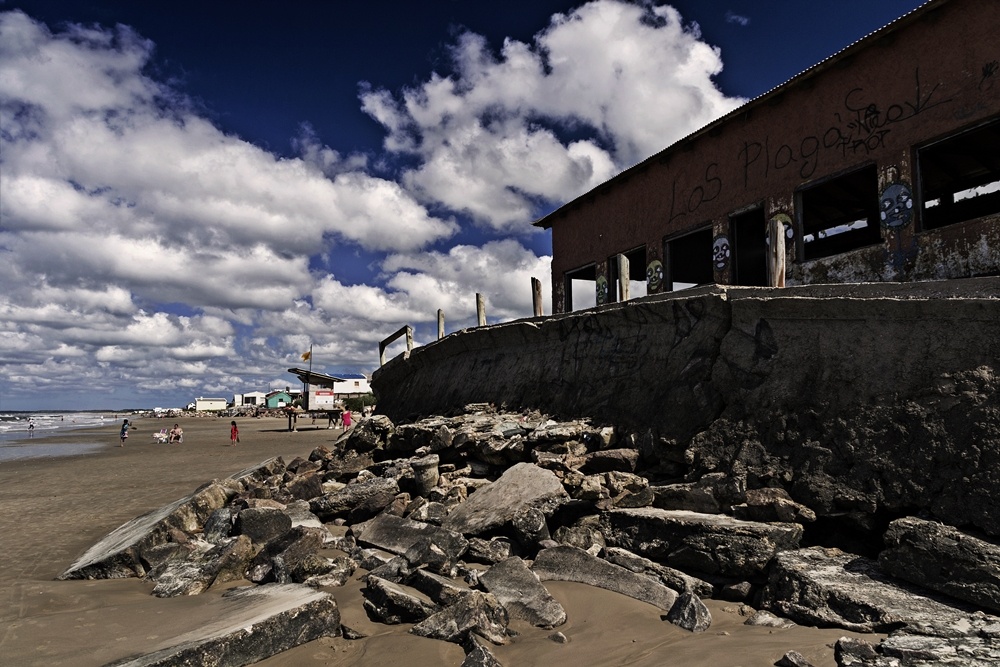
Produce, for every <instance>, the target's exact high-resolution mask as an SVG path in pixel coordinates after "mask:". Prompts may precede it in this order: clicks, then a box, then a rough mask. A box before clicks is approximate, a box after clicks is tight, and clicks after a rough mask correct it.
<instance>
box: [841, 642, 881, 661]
mask: <svg viewBox="0 0 1000 667" xmlns="http://www.w3.org/2000/svg"><path fill="white" fill-rule="evenodd" d="M833 657H834V659H835V660H836V661H837V665H839V666H840V667H860V666H861V665H875V664H876V661H877V660H879V654H878V652H877V651H875V647H874V646H872V645H871V643H870V642H867V641H865V640H864V639H856V638H854V637H841V638H840V639H838V640H837V643H836V644H834V646H833Z"/></svg>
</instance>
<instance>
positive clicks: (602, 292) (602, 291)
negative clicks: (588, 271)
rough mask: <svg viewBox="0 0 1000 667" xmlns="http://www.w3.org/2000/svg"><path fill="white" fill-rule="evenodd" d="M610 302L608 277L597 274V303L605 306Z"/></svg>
mask: <svg viewBox="0 0 1000 667" xmlns="http://www.w3.org/2000/svg"><path fill="white" fill-rule="evenodd" d="M607 302H608V279H607V278H605V277H604V276H597V305H598V306H603V305H604V304H606V303H607Z"/></svg>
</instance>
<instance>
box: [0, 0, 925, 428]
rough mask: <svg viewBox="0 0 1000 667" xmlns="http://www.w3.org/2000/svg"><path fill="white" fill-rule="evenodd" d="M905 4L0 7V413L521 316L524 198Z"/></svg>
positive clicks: (644, 147) (528, 242) (679, 128)
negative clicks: (442, 321)
mask: <svg viewBox="0 0 1000 667" xmlns="http://www.w3.org/2000/svg"><path fill="white" fill-rule="evenodd" d="M919 4H921V3H920V2H919V1H918V0H879V1H878V2H871V1H870V0H868V1H858V0H838V2H802V1H801V0H773V1H761V0H757V1H753V2H751V1H749V0H732V1H730V2H723V1H718V0H701V1H695V0H684V1H680V2H674V3H672V4H664V3H659V4H657V3H653V2H645V3H626V2H619V1H616V0H595V1H594V2H589V3H581V2H576V3H573V2H564V1H550V0H533V1H530V2H529V1H521V0H512V1H509V2H505V3H484V2H472V1H469V0H437V1H427V2H412V1H410V2H365V3H359V2H346V1H345V2H318V1H310V2H298V3H279V2H271V1H258V2H253V1H250V2H240V3H235V2H208V3H206V2H188V1H187V0H172V1H171V2H161V1H159V0H150V1H146V2H133V1H129V0H121V1H96V0H95V1H88V0H73V1H72V2H70V1H66V2H60V1H58V0H37V1H34V0H22V1H17V0H8V1H6V2H0V252H2V253H3V254H4V256H5V257H4V260H5V261H2V262H0V285H2V286H3V287H4V289H3V290H2V293H0V410H32V409H37V410H45V409H49V410H51V409H60V408H65V409H94V408H97V409H100V408H116V407H125V406H145V407H153V406H162V407H172V406H178V405H184V404H186V403H188V402H189V401H191V400H193V399H194V398H195V397H197V396H226V397H228V398H231V395H232V394H233V393H238V392H245V391H254V390H266V389H268V388H270V387H283V386H285V385H287V384H288V383H289V382H290V381H292V379H291V376H289V374H288V373H287V372H286V369H287V368H289V367H291V366H294V365H300V364H301V361H300V360H299V355H300V354H301V353H302V352H303V351H305V350H306V349H308V348H309V346H310V345H312V346H313V349H314V364H315V366H314V367H315V368H316V369H318V370H323V371H325V372H328V373H333V374H336V373H338V372H370V371H372V370H374V368H375V367H376V366H377V364H378V341H379V340H380V339H381V338H383V337H384V336H385V335H387V334H389V333H391V332H392V331H395V330H396V329H398V328H399V327H400V326H402V325H403V324H410V325H413V326H415V327H416V329H417V340H418V342H427V341H429V340H431V339H432V337H433V336H434V335H435V334H436V313H437V309H439V308H441V309H443V310H444V312H445V317H446V329H447V330H448V331H453V330H455V329H458V328H462V327H466V326H470V325H472V324H473V323H474V321H475V297H474V295H475V293H476V292H481V293H483V294H484V295H485V296H486V300H487V314H488V317H489V320H490V321H491V322H496V321H506V320H510V319H515V318H518V317H524V316H528V315H530V313H531V302H530V298H531V291H530V278H531V277H538V278H540V279H541V280H542V282H543V285H545V290H544V291H545V292H546V294H547V292H548V285H549V280H550V278H549V254H550V252H551V248H550V242H549V238H548V236H547V234H546V233H544V232H541V231H539V230H537V229H535V228H533V227H532V225H531V223H532V222H533V221H534V220H535V219H537V218H538V217H540V216H541V215H543V214H544V213H546V212H548V211H550V210H552V209H553V208H555V207H558V206H559V205H561V204H562V203H565V202H566V201H569V200H570V199H573V198H574V197H576V196H578V195H579V194H582V193H583V192H586V191H587V190H589V189H590V188H592V187H594V186H595V185H597V184H599V183H601V182H603V181H605V180H607V179H608V178H610V177H611V176H613V175H614V174H615V173H617V172H619V171H621V170H622V169H624V168H627V167H629V166H631V165H633V164H635V163H636V162H638V161H640V160H642V159H643V158H645V157H647V156H648V155H650V154H652V153H655V152H656V151H658V150H660V149H662V148H664V147H666V146H667V145H669V144H670V143H671V142H673V141H674V140H676V139H678V138H680V137H682V136H684V135H686V134H688V133H690V132H691V131H693V130H695V129H697V128H698V127H701V126H703V125H705V124H706V123H708V122H711V120H713V119H714V118H717V117H718V116H720V115H722V114H724V113H726V112H728V111H729V110H731V109H733V108H736V107H737V106H739V105H740V104H742V103H743V102H745V101H746V100H747V99H749V98H752V97H754V96H757V95H759V94H761V93H763V92H765V91H767V90H769V89H770V88H772V87H774V86H777V85H779V84H781V83H782V82H784V81H786V80H787V79H788V78H790V77H792V76H794V75H795V74H797V73H798V72H800V71H802V70H804V69H806V68H808V67H809V66H811V65H813V64H815V63H816V62H818V61H820V60H822V59H823V58H825V57H827V56H829V55H832V54H833V53H835V52H836V51H838V50H840V49H841V48H843V47H845V46H847V45H848V44H850V43H851V42H853V41H855V40H857V39H859V38H860V37H862V36H864V35H865V34H867V33H869V32H871V31H873V30H876V29H878V28H880V27H881V26H883V25H885V24H886V23H888V22H889V21H891V20H892V19H894V18H896V17H898V16H900V15H902V14H904V13H906V12H908V11H910V10H911V9H913V8H915V7H916V6H918V5H919ZM545 308H546V312H549V311H550V308H551V306H550V304H548V302H546V305H545Z"/></svg>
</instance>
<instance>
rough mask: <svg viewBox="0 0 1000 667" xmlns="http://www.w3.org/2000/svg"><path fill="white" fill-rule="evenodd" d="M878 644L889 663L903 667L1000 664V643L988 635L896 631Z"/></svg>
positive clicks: (977, 666)
mask: <svg viewBox="0 0 1000 667" xmlns="http://www.w3.org/2000/svg"><path fill="white" fill-rule="evenodd" d="M878 648H879V650H880V651H881V653H882V655H883V656H884V660H885V664H887V665H891V664H892V663H893V661H895V663H896V664H898V665H903V666H904V667H911V666H912V667H916V666H918V665H919V666H921V667H925V666H926V667H929V666H930V665H954V666H955V667H996V665H998V664H1000V645H998V644H997V643H996V641H994V640H991V639H987V638H985V637H975V636H973V637H968V636H967V637H928V636H924V635H911V634H902V633H897V634H894V635H892V636H891V637H888V638H887V639H884V640H882V642H881V643H880V644H879V647H878Z"/></svg>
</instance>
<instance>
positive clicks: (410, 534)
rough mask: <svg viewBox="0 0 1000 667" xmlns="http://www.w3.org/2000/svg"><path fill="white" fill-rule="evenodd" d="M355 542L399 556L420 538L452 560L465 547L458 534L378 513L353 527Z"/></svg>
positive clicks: (466, 545)
mask: <svg viewBox="0 0 1000 667" xmlns="http://www.w3.org/2000/svg"><path fill="white" fill-rule="evenodd" d="M353 530H355V531H356V532H355V539H357V541H358V544H360V545H362V546H369V547H375V548H378V549H383V550H385V551H388V552H390V553H394V554H398V555H403V554H405V553H406V552H407V550H408V549H409V548H410V547H412V546H413V545H414V544H415V543H416V542H417V541H418V540H420V539H421V538H427V539H428V540H430V541H431V542H432V543H434V544H436V545H438V546H439V547H440V548H441V549H442V550H443V551H444V552H445V553H447V554H448V555H449V556H450V557H451V558H452V559H453V560H455V559H458V558H460V557H461V556H462V554H463V553H465V550H466V549H467V548H468V546H469V543H468V541H467V540H466V539H465V538H464V537H462V535H461V534H459V533H457V532H455V531H453V530H448V529H446V528H442V527H440V526H435V525H433V524H430V523H423V522H422V521H412V520H410V519H404V518H402V517H398V516H394V515H392V514H380V515H378V516H377V517H375V518H374V519H372V520H371V521H368V522H366V523H365V524H364V525H361V526H354V528H353Z"/></svg>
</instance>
